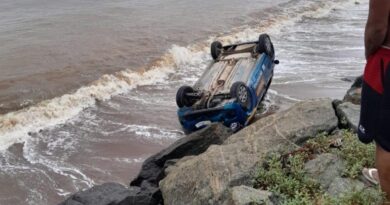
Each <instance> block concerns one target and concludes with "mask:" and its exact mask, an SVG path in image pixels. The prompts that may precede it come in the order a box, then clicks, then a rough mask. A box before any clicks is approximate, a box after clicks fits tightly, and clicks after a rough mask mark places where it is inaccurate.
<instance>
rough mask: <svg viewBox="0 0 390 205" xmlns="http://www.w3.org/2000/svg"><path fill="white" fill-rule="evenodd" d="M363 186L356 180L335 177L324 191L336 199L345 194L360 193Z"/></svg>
mask: <svg viewBox="0 0 390 205" xmlns="http://www.w3.org/2000/svg"><path fill="white" fill-rule="evenodd" d="M363 189H364V184H363V183H362V182H360V181H358V180H353V179H349V178H341V177H336V178H335V179H334V180H333V181H332V183H331V184H330V185H329V188H328V190H327V191H326V192H327V193H328V194H329V196H333V197H338V196H341V195H343V194H344V193H347V192H352V191H361V190H363Z"/></svg>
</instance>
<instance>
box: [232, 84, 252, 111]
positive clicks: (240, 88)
mask: <svg viewBox="0 0 390 205" xmlns="http://www.w3.org/2000/svg"><path fill="white" fill-rule="evenodd" d="M230 96H231V97H232V98H236V100H237V102H238V103H239V104H240V105H241V106H242V107H244V108H248V107H249V105H250V101H251V99H250V93H249V89H248V87H247V86H246V85H245V83H243V82H235V83H234V84H233V85H232V87H231V88H230Z"/></svg>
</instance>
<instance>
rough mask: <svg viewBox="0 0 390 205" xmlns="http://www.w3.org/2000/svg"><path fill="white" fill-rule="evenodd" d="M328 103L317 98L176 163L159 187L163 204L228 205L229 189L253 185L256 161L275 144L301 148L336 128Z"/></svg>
mask: <svg viewBox="0 0 390 205" xmlns="http://www.w3.org/2000/svg"><path fill="white" fill-rule="evenodd" d="M337 124H338V122H337V117H336V115H335V112H334V109H333V106H332V101H331V100H330V99H319V100H311V101H305V102H301V103H298V104H296V105H295V106H293V107H291V108H290V109H288V110H286V111H283V112H280V113H276V114H274V115H271V116H268V117H265V118H263V119H260V120H259V121H257V122H256V123H254V124H252V125H251V126H249V127H247V128H245V129H243V130H242V131H240V132H239V133H237V134H235V135H233V136H231V137H230V138H229V139H228V140H226V141H225V143H224V144H223V145H220V146H216V145H213V146H211V147H210V148H209V149H208V150H207V151H206V152H204V153H203V154H201V155H199V156H197V157H193V158H189V159H188V158H187V159H186V160H183V161H182V160H179V161H178V162H177V163H176V165H175V167H174V168H173V169H171V170H169V174H168V175H167V176H166V177H165V178H164V179H163V180H162V181H161V182H160V189H161V191H162V195H163V198H164V204H169V205H179V204H183V205H184V204H193V205H197V204H199V205H206V204H227V203H228V202H227V201H226V200H227V199H228V198H229V194H230V193H231V191H230V190H231V187H235V186H239V185H246V186H250V185H251V184H252V178H253V175H254V172H255V171H256V169H257V167H258V165H259V163H261V158H262V157H264V156H265V155H266V153H268V152H269V151H272V150H275V149H277V148H278V147H280V145H292V146H295V143H302V142H304V141H305V140H307V139H308V138H310V137H314V136H316V135H317V134H318V133H319V132H330V131H332V130H334V129H335V128H336V127H337Z"/></svg>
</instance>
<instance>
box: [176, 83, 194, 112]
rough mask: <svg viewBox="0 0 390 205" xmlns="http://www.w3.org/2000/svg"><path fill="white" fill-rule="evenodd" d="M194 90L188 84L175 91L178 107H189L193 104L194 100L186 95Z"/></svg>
mask: <svg viewBox="0 0 390 205" xmlns="http://www.w3.org/2000/svg"><path fill="white" fill-rule="evenodd" d="M192 92H194V89H193V88H192V87H190V86H182V87H180V88H179V90H178V91H177V93H176V104H177V106H178V107H180V108H182V107H190V106H192V105H193V104H194V101H193V100H192V99H191V98H189V97H188V96H187V94H188V93H192Z"/></svg>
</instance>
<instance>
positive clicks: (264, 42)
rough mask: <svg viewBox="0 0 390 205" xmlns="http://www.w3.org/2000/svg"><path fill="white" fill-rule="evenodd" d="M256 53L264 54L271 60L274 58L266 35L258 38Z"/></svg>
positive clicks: (273, 52)
mask: <svg viewBox="0 0 390 205" xmlns="http://www.w3.org/2000/svg"><path fill="white" fill-rule="evenodd" d="M257 52H258V53H266V54H267V55H268V56H269V57H271V59H273V58H274V56H275V50H274V45H273V44H272V41H271V38H270V37H269V35H268V34H261V35H260V36H259V42H258V45H257Z"/></svg>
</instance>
